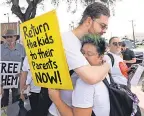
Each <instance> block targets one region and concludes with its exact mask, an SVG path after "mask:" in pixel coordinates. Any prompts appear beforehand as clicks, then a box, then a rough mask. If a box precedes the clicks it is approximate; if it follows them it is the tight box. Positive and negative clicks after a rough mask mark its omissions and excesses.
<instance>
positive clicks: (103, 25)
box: [93, 19, 108, 30]
mask: <svg viewBox="0 0 144 116" xmlns="http://www.w3.org/2000/svg"><path fill="white" fill-rule="evenodd" d="M93 21H95V22H97V23H98V24H99V25H100V26H101V29H102V30H104V29H107V28H108V26H107V25H106V24H104V23H100V22H98V21H97V20H95V19H94V20H93Z"/></svg>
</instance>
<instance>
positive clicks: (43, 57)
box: [20, 10, 73, 89]
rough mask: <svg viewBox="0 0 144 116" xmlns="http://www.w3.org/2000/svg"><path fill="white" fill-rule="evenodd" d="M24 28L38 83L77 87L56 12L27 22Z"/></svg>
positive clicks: (25, 44) (30, 60) (30, 63)
mask: <svg viewBox="0 0 144 116" xmlns="http://www.w3.org/2000/svg"><path fill="white" fill-rule="evenodd" d="M20 27H21V33H22V36H23V42H24V46H25V49H26V54H27V56H28V61H29V65H30V70H31V73H32V77H33V80H34V83H35V85H37V86H41V87H46V88H57V89H73V87H72V81H71V78H70V75H69V71H68V66H67V62H66V57H65V54H64V49H63V45H62V40H61V36H60V30H59V25H58V20H57V16H56V11H55V10H53V11H51V12H48V13H46V14H44V15H41V16H39V17H36V18H34V19H32V20H29V21H27V22H24V23H22V24H21V25H20Z"/></svg>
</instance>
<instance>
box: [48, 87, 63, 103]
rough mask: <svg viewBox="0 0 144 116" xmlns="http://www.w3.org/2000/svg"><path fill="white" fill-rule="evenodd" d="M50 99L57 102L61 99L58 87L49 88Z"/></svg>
mask: <svg viewBox="0 0 144 116" xmlns="http://www.w3.org/2000/svg"><path fill="white" fill-rule="evenodd" d="M48 94H49V97H50V99H51V100H52V101H53V102H54V103H55V104H56V103H57V101H60V100H61V97H60V91H59V90H56V89H48Z"/></svg>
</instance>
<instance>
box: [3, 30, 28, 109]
mask: <svg viewBox="0 0 144 116" xmlns="http://www.w3.org/2000/svg"><path fill="white" fill-rule="evenodd" d="M2 37H3V38H4V39H6V42H5V43H4V44H1V61H11V62H13V61H16V62H21V64H22V62H23V59H24V57H25V56H26V54H25V49H24V47H23V46H22V45H21V44H19V43H17V42H16V41H17V40H18V39H19V37H20V36H19V35H18V34H17V33H16V32H15V30H10V29H9V30H7V32H6V34H5V35H3V36H2ZM18 75H20V74H18ZM11 90H12V103H14V102H16V101H17V100H18V99H19V95H20V93H19V88H12V89H11ZM8 103H9V89H4V94H3V97H2V101H1V106H2V107H5V106H7V105H8Z"/></svg>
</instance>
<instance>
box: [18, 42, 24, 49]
mask: <svg viewBox="0 0 144 116" xmlns="http://www.w3.org/2000/svg"><path fill="white" fill-rule="evenodd" d="M16 46H17V47H18V48H21V49H24V46H23V45H22V44H20V43H17V44H16Z"/></svg>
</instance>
